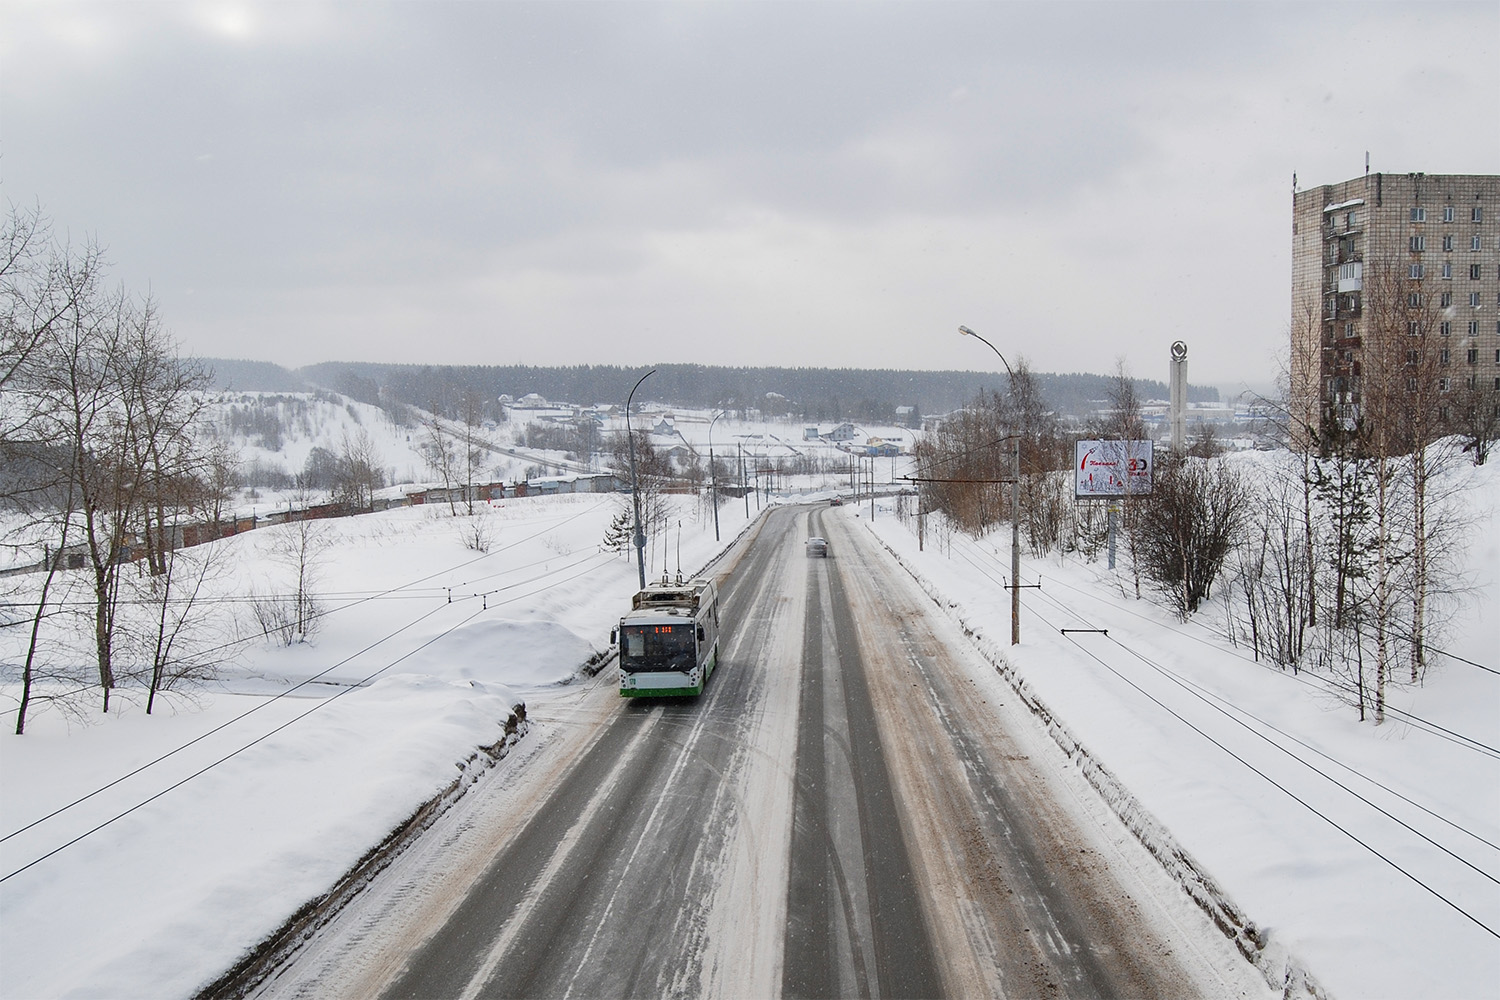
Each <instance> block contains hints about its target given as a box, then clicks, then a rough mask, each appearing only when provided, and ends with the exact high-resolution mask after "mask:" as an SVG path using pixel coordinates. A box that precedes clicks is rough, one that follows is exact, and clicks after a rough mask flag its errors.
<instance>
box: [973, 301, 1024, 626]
mask: <svg viewBox="0 0 1500 1000" xmlns="http://www.w3.org/2000/svg"><path fill="white" fill-rule="evenodd" d="M958 332H959V333H960V334H962V335H963V336H965V337H973V338H974V339H975V340H977V341H979V342H980V343H981V344H983V345H984V346H985V347H988V348H989V349H990V350H992V351H994V352H995V357H997V358H999V359H1000V363H1001V364H1002V365H1004V366H1005V374H1006V376H1007V377H1009V379H1010V390H1011V396H1012V397H1014V396H1015V391H1016V373H1015V372H1013V371H1011V370H1010V362H1009V361H1006V360H1005V355H1003V354H1001V353H1000V348H998V347H996V346H995V345H994V344H992V343H990V342H989V341H988V340H985V339H984V338H983V337H981V336H980V335H979V334H977V333H975V332H974V331H973V330H970V329H969V328H968V327H966V326H961V327H959V328H958ZM1017 430H1019V428H1017ZM1011 443H1012V445H1013V446H1014V451H1013V454H1014V456H1015V464H1014V475H1015V480H1014V481H1013V482H1012V483H1011V485H1010V644H1011V645H1012V646H1015V645H1018V644H1020V642H1021V435H1020V434H1019V433H1017V434H1014V435H1012V437H1011Z"/></svg>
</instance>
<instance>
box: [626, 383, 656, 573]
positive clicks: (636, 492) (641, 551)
mask: <svg viewBox="0 0 1500 1000" xmlns="http://www.w3.org/2000/svg"><path fill="white" fill-rule="evenodd" d="M655 374H656V369H655V368H653V369H651V370H650V371H649V372H647V373H646V374H644V375H642V376H641V377H640V378H638V379H636V382H635V385H634V386H633V387H631V390H630V395H628V396H626V397H625V440H626V441H627V442H629V444H630V506H631V507H632V508H633V509H634V510H635V537H634V538H633V539H632V541H634V542H635V565H636V568H637V569H638V570H639V571H640V577H641V589H642V590H645V589H646V533H645V532H644V531H642V530H641V490H640V485H639V483H638V481H637V480H636V475H635V432H634V431H632V430H631V429H630V401H631V400H632V399H634V398H635V390H636V389H639V388H640V387H641V383H642V382H644V381H646V379H648V378H650V377H651V376H652V375H655Z"/></svg>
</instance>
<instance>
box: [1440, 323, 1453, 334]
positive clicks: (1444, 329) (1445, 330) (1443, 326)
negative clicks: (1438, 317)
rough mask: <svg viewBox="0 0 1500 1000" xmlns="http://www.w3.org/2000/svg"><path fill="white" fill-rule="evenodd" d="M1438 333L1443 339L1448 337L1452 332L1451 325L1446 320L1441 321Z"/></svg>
mask: <svg viewBox="0 0 1500 1000" xmlns="http://www.w3.org/2000/svg"><path fill="white" fill-rule="evenodd" d="M1438 332H1439V333H1441V334H1442V335H1443V336H1445V337H1446V336H1448V335H1449V334H1450V333H1452V332H1453V324H1452V323H1450V322H1448V321H1447V320H1443V321H1442V322H1441V323H1439V324H1438Z"/></svg>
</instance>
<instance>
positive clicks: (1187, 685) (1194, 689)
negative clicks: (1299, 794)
mask: <svg viewBox="0 0 1500 1000" xmlns="http://www.w3.org/2000/svg"><path fill="white" fill-rule="evenodd" d="M1042 596H1043V597H1044V598H1045V599H1046V600H1049V601H1052V602H1053V603H1054V604H1057V605H1058V607H1060V608H1062V609H1063V610H1065V611H1071V610H1072V609H1070V608H1068V607H1067V606H1066V605H1064V604H1062V602H1060V601H1058V600H1057V599H1056V598H1053V597H1051V596H1050V595H1045V594H1044V595H1042ZM1032 612H1033V614H1035V613H1036V611H1035V609H1034V608H1033V609H1032ZM1073 614H1075V615H1076V614H1077V612H1073ZM1039 617H1040V616H1039ZM1105 640H1106V641H1108V642H1111V643H1113V644H1114V645H1116V646H1118V647H1119V648H1120V649H1121V650H1124V651H1125V652H1127V653H1129V654H1130V655H1131V656H1134V657H1135V658H1136V659H1138V660H1140V661H1141V662H1142V663H1144V664H1146V665H1147V666H1149V667H1150V668H1151V669H1152V670H1154V671H1156V672H1157V673H1158V674H1160V675H1162V676H1163V677H1164V678H1166V679H1167V680H1168V681H1170V682H1172V683H1173V684H1176V685H1177V686H1178V687H1181V688H1182V689H1183V690H1184V691H1186V692H1187V693H1188V694H1191V695H1193V696H1194V697H1195V698H1197V699H1198V700H1199V701H1202V702H1203V703H1204V704H1205V705H1207V706H1208V707H1209V708H1212V709H1213V710H1214V711H1216V712H1218V713H1219V714H1221V715H1223V716H1224V717H1225V718H1226V719H1229V720H1230V721H1231V722H1233V723H1235V724H1236V725H1238V726H1240V727H1241V728H1242V729H1244V730H1245V731H1246V732H1248V733H1250V734H1251V735H1253V736H1256V737H1258V738H1259V739H1261V740H1263V741H1264V742H1266V743H1267V744H1269V745H1270V746H1272V747H1275V748H1276V749H1277V750H1280V751H1281V752H1282V753H1284V754H1286V755H1287V756H1288V757H1290V758H1291V759H1292V760H1294V761H1296V762H1297V763H1299V764H1301V765H1302V766H1303V767H1305V768H1307V769H1308V770H1310V771H1312V772H1313V773H1314V774H1317V775H1320V776H1321V777H1323V778H1324V779H1325V780H1327V781H1328V782H1329V783H1330V784H1332V785H1334V786H1335V787H1337V788H1340V789H1343V790H1344V791H1345V792H1348V793H1349V794H1350V795H1352V796H1354V797H1355V798H1357V799H1358V800H1359V801H1361V802H1363V803H1364V804H1365V805H1367V806H1369V807H1370V808H1371V809H1374V810H1375V811H1376V812H1378V813H1380V814H1381V815H1383V816H1385V817H1386V818H1387V819H1390V820H1391V821H1392V822H1394V823H1396V824H1398V825H1399V826H1401V827H1404V828H1405V829H1406V830H1408V831H1410V832H1411V833H1413V834H1415V835H1416V836H1417V837H1419V838H1421V839H1422V840H1425V841H1426V842H1427V843H1429V844H1431V845H1432V846H1433V847H1436V848H1437V849H1438V850H1440V851H1442V852H1443V853H1444V854H1447V855H1448V856H1449V857H1451V858H1453V859H1454V860H1455V861H1458V862H1459V863H1460V864H1463V865H1465V866H1467V867H1469V868H1472V869H1473V870H1474V871H1475V872H1477V873H1478V874H1480V875H1482V876H1484V877H1485V878H1486V879H1488V880H1489V881H1491V882H1494V883H1495V884H1496V885H1500V878H1496V877H1495V876H1494V875H1491V874H1490V873H1489V872H1487V871H1485V870H1484V869H1482V868H1479V867H1478V866H1477V865H1474V864H1472V863H1471V862H1469V861H1468V860H1466V859H1465V858H1463V857H1460V856H1459V855H1458V854H1456V853H1454V852H1453V851H1452V850H1450V849H1448V848H1447V847H1445V846H1444V845H1442V844H1440V843H1438V842H1437V841H1436V840H1433V839H1432V838H1431V837H1429V836H1427V834H1425V833H1423V832H1422V831H1420V830H1418V829H1416V828H1415V827H1413V826H1411V825H1410V824H1409V823H1407V822H1406V821H1405V820H1402V819H1401V818H1400V817H1398V816H1395V815H1392V814H1391V813H1390V812H1389V811H1387V810H1386V809H1385V808H1384V807H1382V806H1380V805H1379V804H1378V803H1375V802H1372V801H1370V800H1369V799H1367V798H1365V797H1364V796H1363V795H1361V794H1360V793H1359V792H1357V791H1355V790H1354V789H1352V788H1350V787H1349V786H1348V785H1346V784H1344V783H1343V782H1341V781H1339V780H1338V779H1337V778H1335V777H1333V776H1332V775H1331V774H1328V773H1327V772H1326V771H1323V770H1321V769H1319V768H1318V767H1317V766H1316V765H1314V764H1312V763H1310V762H1309V761H1307V760H1305V759H1304V758H1302V757H1299V756H1297V755H1296V754H1295V753H1293V752H1292V751H1291V750H1289V749H1287V748H1286V747H1285V746H1282V745H1281V744H1279V743H1277V742H1276V741H1275V740H1273V739H1271V738H1270V737H1268V736H1266V735H1265V733H1262V732H1257V731H1256V730H1255V729H1254V728H1253V727H1251V726H1250V725H1248V724H1246V722H1245V721H1244V719H1241V718H1237V717H1236V716H1235V715H1234V714H1232V713H1231V712H1229V711H1228V710H1227V709H1226V708H1224V706H1223V704H1215V702H1221V703H1223V702H1224V699H1222V698H1219V697H1218V696H1217V695H1210V694H1209V692H1207V690H1206V689H1204V688H1202V687H1201V686H1200V685H1197V684H1195V683H1193V682H1192V681H1189V680H1188V679H1187V678H1185V677H1182V676H1181V675H1179V674H1177V673H1176V672H1174V671H1171V670H1168V669H1167V668H1166V667H1164V666H1162V665H1161V664H1160V663H1157V662H1156V661H1155V660H1153V659H1151V658H1150V657H1148V656H1146V655H1145V654H1144V653H1141V652H1139V651H1137V650H1135V649H1132V648H1131V647H1129V646H1127V645H1126V644H1125V643H1123V642H1121V641H1120V640H1119V639H1117V638H1115V637H1114V636H1112V635H1109V634H1107V633H1105ZM1099 662H1100V663H1101V664H1103V665H1104V667H1105V669H1107V670H1109V671H1110V672H1111V673H1113V674H1114V675H1115V676H1116V677H1119V678H1120V679H1121V680H1123V681H1125V682H1126V683H1127V684H1130V685H1131V687H1134V688H1136V690H1137V691H1141V693H1142V694H1145V691H1144V690H1143V689H1141V688H1140V687H1138V686H1137V685H1136V684H1135V683H1134V682H1133V681H1131V680H1129V679H1128V678H1126V677H1125V676H1124V675H1123V674H1121V673H1120V672H1119V671H1117V670H1115V668H1113V667H1111V666H1109V665H1108V664H1106V663H1104V661H1103V660H1099ZM1148 697H1149V696H1148ZM1153 700H1154V699H1153ZM1233 707H1234V710H1235V711H1236V712H1238V713H1240V714H1241V715H1243V716H1245V718H1249V719H1253V720H1254V721H1255V722H1257V723H1259V724H1260V725H1262V726H1264V727H1265V728H1267V729H1269V730H1271V731H1272V732H1274V733H1277V734H1279V735H1281V736H1284V737H1286V738H1287V739H1288V740H1291V741H1292V742H1294V743H1296V744H1298V745H1299V746H1302V747H1305V748H1306V749H1308V750H1309V751H1311V752H1313V753H1316V754H1318V755H1319V756H1320V757H1323V758H1324V759H1325V760H1328V761H1331V762H1332V763H1334V764H1337V765H1338V766H1339V767H1342V768H1343V769H1344V770H1346V771H1348V772H1349V773H1351V774H1354V775H1357V776H1358V777H1360V778H1362V779H1364V780H1366V781H1368V782H1370V783H1371V784H1373V785H1375V786H1376V787H1378V788H1382V789H1384V790H1385V791H1387V792H1390V793H1391V794H1392V795H1395V796H1396V797H1398V798H1400V799H1402V800H1403V801H1405V802H1407V803H1409V804H1410V805H1412V806H1414V807H1416V808H1417V809H1420V810H1421V811H1423V812H1425V813H1427V814H1428V815H1430V816H1432V817H1433V818H1434V819H1438V820H1440V821H1442V822H1443V823H1446V824H1448V825H1449V826H1451V827H1453V828H1454V829H1455V830H1458V831H1459V832H1460V833H1464V834H1466V835H1468V836H1470V837H1473V838H1474V839H1475V840H1478V841H1479V842H1480V843H1482V844H1485V845H1487V846H1489V847H1496V845H1495V844H1493V843H1491V842H1490V841H1488V840H1486V839H1485V838H1484V837H1482V836H1480V835H1479V834H1477V833H1475V832H1473V831H1472V830H1468V829H1466V828H1464V827H1462V826H1460V825H1459V824H1457V823H1455V822H1453V821H1452V820H1450V819H1447V818H1446V817H1444V816H1441V815H1439V814H1438V813H1436V812H1433V811H1432V810H1431V809H1428V808H1427V807H1425V806H1422V805H1420V804H1419V803H1416V802H1413V801H1412V800H1411V799H1409V798H1407V797H1406V796H1404V795H1402V794H1401V793H1399V792H1397V791H1395V790H1394V789H1390V788H1387V787H1386V786H1385V785H1383V784H1381V783H1380V782H1378V781H1376V780H1375V779H1374V778H1370V777H1369V776H1367V775H1365V774H1364V773H1362V772H1361V771H1359V770H1358V769H1356V768H1354V767H1351V766H1349V765H1348V764H1345V763H1343V762H1342V761H1340V760H1337V759H1336V758H1334V757H1331V756H1329V755H1328V754H1326V753H1323V752H1322V751H1321V750H1317V749H1315V748H1313V747H1311V746H1309V745H1308V744H1306V743H1304V742H1303V741H1302V740H1299V739H1297V738H1296V737H1295V736H1293V735H1291V734H1290V733H1287V732H1285V731H1283V730H1281V729H1279V728H1277V727H1276V726H1274V725H1272V724H1271V723H1269V722H1267V721H1266V720H1264V719H1261V718H1259V717H1258V716H1256V715H1255V714H1254V713H1251V712H1247V711H1245V710H1244V709H1241V708H1240V707H1239V706H1237V705H1235V706H1233Z"/></svg>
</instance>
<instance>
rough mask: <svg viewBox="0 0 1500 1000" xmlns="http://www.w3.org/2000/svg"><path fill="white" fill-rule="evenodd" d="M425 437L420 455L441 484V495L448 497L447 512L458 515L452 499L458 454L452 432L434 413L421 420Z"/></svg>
mask: <svg viewBox="0 0 1500 1000" xmlns="http://www.w3.org/2000/svg"><path fill="white" fill-rule="evenodd" d="M422 426H423V429H424V430H425V432H426V437H425V439H424V440H423V442H422V457H423V459H425V460H426V462H427V467H428V468H430V469H431V470H432V471H433V472H434V473H435V474H436V475H437V477H438V479H439V480H440V481H441V482H442V484H443V495H444V496H446V497H447V498H448V513H449V514H451V515H453V516H454V517H457V516H458V507H457V506H456V505H455V503H454V500H453V484H454V482H455V481H456V479H457V469H456V466H457V465H458V456H457V454H456V453H455V444H456V442H455V441H454V439H453V434H452V432H450V431H449V430H448V428H447V426H446V425H445V424H444V423H443V418H442V417H440V416H438V415H437V414H436V413H434V414H432V415H431V416H429V417H428V418H427V419H426V420H424V421H423V422H422Z"/></svg>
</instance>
